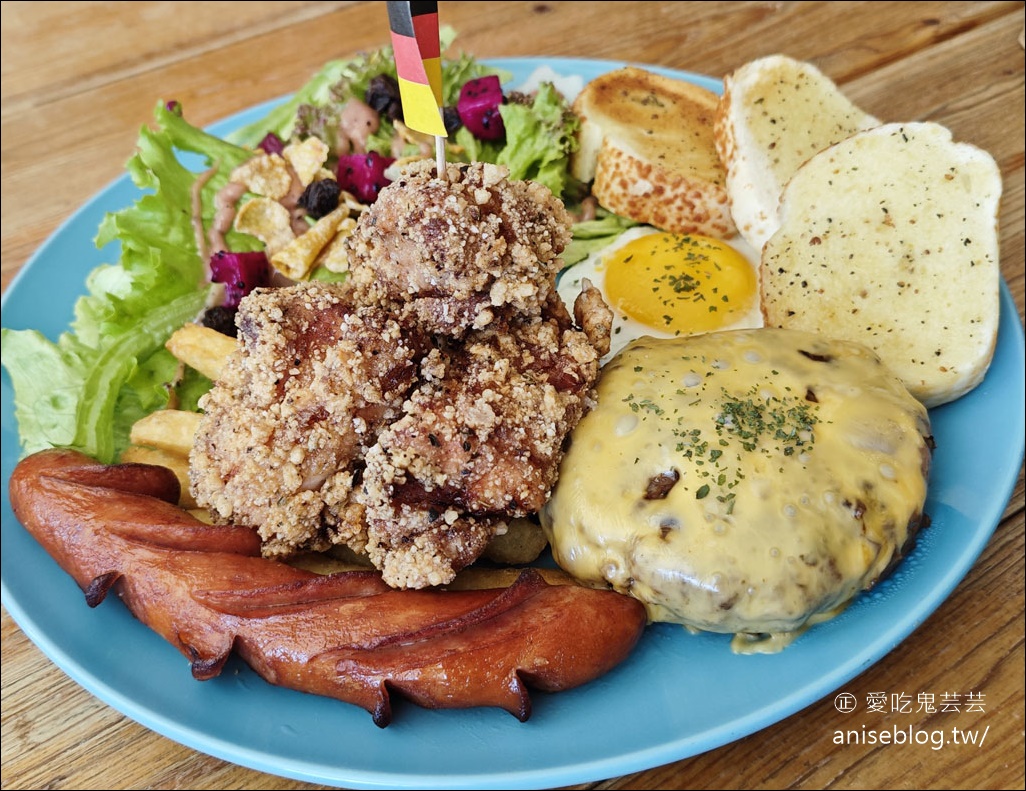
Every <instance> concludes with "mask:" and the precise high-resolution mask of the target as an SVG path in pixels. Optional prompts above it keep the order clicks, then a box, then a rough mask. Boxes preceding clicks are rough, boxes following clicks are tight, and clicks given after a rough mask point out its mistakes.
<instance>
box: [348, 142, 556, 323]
mask: <svg viewBox="0 0 1026 791" xmlns="http://www.w3.org/2000/svg"><path fill="white" fill-rule="evenodd" d="M507 175H508V171H507V169H506V168H503V167H499V166H497V165H489V164H483V163H480V162H477V163H474V164H471V165H455V164H449V165H448V166H447V168H446V176H447V177H446V178H443V179H440V178H438V177H437V176H436V174H435V164H434V162H433V161H424V162H421V163H417V164H415V165H413V166H411V167H410V168H409V169H408V170H405V171H404V172H403V173H402V175H401V176H400V177H399V179H398V180H396V181H394V182H393V183H392V184H390V185H388V187H386V188H385V189H383V190H382V191H381V193H380V194H379V195H378V199H377V200H376V201H375V202H374V204H373V205H372V206H371V207H370V208H369V209H368V210H367V211H366V212H365V213H364V214H363V215H362V216H361V217H360V221H359V223H358V224H357V227H356V229H355V231H354V232H353V234H352V236H350V237H349V238H348V240H347V242H348V257H349V265H350V281H351V283H352V285H353V288H354V289H355V292H356V293H355V296H354V299H355V300H356V301H357V302H359V303H361V304H367V305H371V304H379V305H382V306H383V307H386V308H389V309H391V310H393V311H394V313H395V315H396V316H397V317H398V318H399V320H400V321H401V322H403V323H404V324H410V323H415V324H417V325H418V326H419V327H421V328H422V329H423V330H424V331H426V332H430V333H435V334H440V335H445V336H450V337H457V338H458V337H461V336H462V335H463V334H464V333H465V332H466V331H467V330H468V329H471V328H474V329H482V328H484V327H487V326H488V325H489V324H490V323H491V322H492V321H493V320H494V319H495V317H496V315H497V314H498V313H499V312H503V313H506V314H515V315H517V316H521V317H524V318H526V319H530V318H532V317H534V316H537V315H538V313H539V312H540V311H541V307H542V305H544V304H545V302H546V300H547V299H548V297H549V295H550V293H551V292H552V291H553V290H554V288H555V276H556V273H557V272H558V271H559V268H560V266H561V265H562V263H561V259H560V258H559V255H560V254H561V253H562V252H563V248H565V247H566V245H567V244H568V243H569V241H570V223H571V220H570V216H569V214H568V213H567V211H566V209H565V207H564V206H563V203H562V202H561V201H560V200H559V199H558V198H556V197H555V196H553V194H552V193H551V192H550V191H549V190H548V189H546V188H545V187H543V186H541V185H540V184H537V183H535V182H531V181H510V180H509V179H508V178H507Z"/></svg>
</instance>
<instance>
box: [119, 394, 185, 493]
mask: <svg viewBox="0 0 1026 791" xmlns="http://www.w3.org/2000/svg"><path fill="white" fill-rule="evenodd" d="M199 421H200V414H199V413H198V412H185V411H183V410H179V409H160V410H158V411H156V412H151V413H150V414H149V415H147V416H146V417H144V418H141V419H139V420H137V421H136V422H135V423H133V424H132V430H131V432H130V434H129V439H130V440H131V442H132V444H131V445H130V446H129V447H128V448H126V449H125V450H124V451H122V453H121V461H122V462H137V463H141V464H157V465H159V466H161V467H167V468H168V469H169V470H171V471H172V472H173V473H174V474H175V476H177V478H178V482H179V483H180V484H181V486H182V494H181V497H179V499H178V504H179V505H180V506H182V508H195V507H196V500H195V499H194V498H193V496H192V494H191V492H190V491H189V453H190V452H191V451H192V438H193V436H194V435H195V434H196V427H197V426H198V425H199Z"/></svg>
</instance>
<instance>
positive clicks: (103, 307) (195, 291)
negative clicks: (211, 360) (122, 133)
mask: <svg viewBox="0 0 1026 791" xmlns="http://www.w3.org/2000/svg"><path fill="white" fill-rule="evenodd" d="M154 115H155V120H156V128H155V129H150V128H146V127H144V128H143V129H142V130H141V131H140V133H139V139H138V150H137V151H136V153H135V155H134V156H133V157H132V158H131V159H130V160H129V162H128V165H127V169H128V173H129V175H130V176H131V178H132V181H133V182H134V183H135V184H136V186H138V187H139V188H140V189H141V190H144V191H145V194H144V195H143V196H142V197H141V198H139V200H137V201H136V202H135V204H134V205H132V206H130V207H128V208H126V209H122V210H121V211H118V212H114V213H111V214H108V215H107V216H106V217H105V218H104V220H103V222H102V223H101V225H100V228H99V232H98V233H97V236H96V244H97V246H98V247H101V248H102V247H104V246H106V245H107V244H109V243H111V242H115V241H116V242H119V243H120V247H121V256H120V261H119V263H118V264H104V265H101V266H100V267H98V268H96V269H95V270H94V271H93V272H92V273H90V275H89V277H88V279H87V281H86V289H87V292H88V293H87V294H86V295H84V296H82V297H80V298H79V300H78V301H77V303H76V304H75V319H74V321H73V322H72V325H71V329H70V331H68V332H65V333H63V334H62V335H61V336H60V338H58V339H57V342H56V343H52V342H51V341H49V340H48V339H47V338H45V337H44V336H43V335H42V334H41V333H39V332H37V331H35V330H10V329H7V328H4V329H3V330H2V333H0V344H2V352H0V354H2V359H3V365H4V367H5V368H7V370H8V372H9V373H10V376H11V382H12V384H13V386H14V408H15V415H16V417H17V419H18V430H19V434H20V437H21V442H22V452H23V453H31V452H33V451H36V450H41V449H43V448H46V447H51V446H59V447H72V448H76V449H78V450H81V451H83V452H84V453H87V454H88V455H90V456H93V457H95V458H97V459H99V460H101V461H104V462H111V461H113V460H114V459H115V458H116V456H117V454H118V452H119V451H120V450H122V449H123V448H124V447H125V446H126V445H127V443H128V429H129V427H130V426H131V424H132V423H133V422H135V420H137V419H138V418H140V417H142V416H143V415H145V414H147V413H148V412H152V411H153V410H154V409H158V408H161V407H163V406H166V405H167V404H168V399H169V397H170V394H169V392H168V389H167V387H166V384H165V383H166V382H170V381H172V380H173V379H174V372H175V369H176V367H177V361H176V360H175V359H174V358H173V357H172V356H171V354H170V353H169V352H167V351H166V350H165V349H164V342H165V341H166V340H167V338H168V336H170V334H171V333H172V332H174V330H176V329H177V328H178V327H180V326H182V325H183V324H185V323H186V322H189V321H192V320H193V319H195V318H196V317H197V316H198V315H199V314H200V313H201V312H202V310H203V307H204V305H205V304H206V301H207V293H208V291H209V289H210V285H209V283H207V282H206V280H205V277H204V273H205V267H204V261H203V260H202V259H201V257H200V254H199V251H198V249H197V245H196V238H195V234H194V232H193V227H192V212H191V209H190V207H191V202H192V197H191V195H192V189H193V184H194V182H195V181H196V178H197V174H196V173H195V172H193V171H191V170H189V169H188V168H186V167H185V166H184V165H183V164H182V163H181V162H180V161H179V158H178V156H177V155H176V151H184V152H192V153H195V154H200V155H202V156H204V157H205V159H206V162H207V166H208V167H213V168H215V172H214V174H213V175H212V176H211V177H210V178H209V180H207V182H206V184H205V185H204V186H203V188H202V197H203V205H204V212H203V214H204V218H205V219H206V220H208V221H209V220H211V219H212V217H213V211H214V209H213V206H214V195H215V193H216V192H217V190H218V189H220V188H221V187H222V186H224V184H225V183H226V182H227V180H228V175H229V174H230V172H231V170H232V169H233V168H234V167H235V166H237V165H238V164H239V163H241V162H243V161H244V160H245V159H247V158H248V157H249V156H250V152H249V151H247V150H245V149H243V148H240V147H238V146H234V145H232V144H230V143H227V142H225V141H223V140H220V139H218V138H217V137H214V136H212V135H209V134H207V133H206V132H203V131H201V130H199V129H196V128H195V127H193V126H192V125H190V124H189V123H188V122H186V121H185V120H184V119H183V118H182V117H181V116H180V114H179V113H178V112H177V111H176V110H174V109H169V108H168V107H166V106H164V104H163V103H160V104H158V106H157V108H156V110H155V111H154ZM230 242H231V244H233V245H234V246H236V247H238V248H239V249H257V247H258V246H259V242H258V241H257V240H256V239H253V238H252V237H246V236H243V235H241V234H233V235H232V236H231V238H230ZM198 376H199V375H198V374H195V373H194V372H190V374H189V376H188V378H187V379H186V381H185V383H184V387H183V388H182V390H181V391H180V392H179V394H178V395H179V398H182V400H183V402H185V403H188V402H189V401H192V402H194V401H195V398H196V397H198V396H197V395H196V393H197V390H196V387H197V384H196V381H195V378H196V377H198ZM207 386H209V383H207ZM200 389H201V390H202V389H203V388H202V385H200Z"/></svg>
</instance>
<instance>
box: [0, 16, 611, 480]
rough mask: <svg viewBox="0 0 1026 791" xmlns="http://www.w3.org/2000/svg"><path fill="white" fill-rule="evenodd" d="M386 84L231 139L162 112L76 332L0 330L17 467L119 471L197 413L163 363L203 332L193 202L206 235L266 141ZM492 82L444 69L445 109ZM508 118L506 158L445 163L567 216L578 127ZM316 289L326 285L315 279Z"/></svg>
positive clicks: (381, 55)
mask: <svg viewBox="0 0 1026 791" xmlns="http://www.w3.org/2000/svg"><path fill="white" fill-rule="evenodd" d="M452 39H453V33H452V31H451V30H450V29H446V30H443V31H442V45H443V51H444V49H445V48H446V47H448V46H449V44H451V42H452ZM382 73H386V74H390V75H391V76H393V77H394V76H395V63H394V59H393V57H392V50H391V47H383V48H382V49H380V50H376V51H374V52H371V53H368V54H365V55H361V56H359V57H356V58H354V59H352V60H337V61H332V62H330V63H328V64H326V65H325V66H324V67H323V68H322V69H321V70H320V71H319V72H318V73H317V74H315V75H314V76H313V78H312V79H311V80H310V81H309V82H308V83H307V84H306V85H305V86H303V87H302V88H301V89H300V90H299V91H298V92H297V93H296V94H295V95H294V96H293V97H292V98H291V99H290V100H288V101H286V102H284V103H282V104H280V105H279V106H277V107H276V108H275V109H273V110H271V111H270V112H269V114H268V115H267V116H266V117H265V118H264V119H262V120H260V121H258V122H255V123H253V124H250V125H248V126H245V127H242V128H240V129H238V130H237V131H236V132H234V133H233V134H231V135H230V136H229V137H228V138H227V139H221V138H218V137H215V136H213V135H211V134H208V133H207V132H204V131H203V130H201V129H197V128H196V127H194V126H192V125H191V124H190V123H188V121H186V120H185V119H184V118H183V117H182V114H181V110H180V108H179V106H178V105H177V103H171V104H169V105H165V103H164V102H160V103H159V104H158V105H157V107H156V109H155V111H154V120H155V124H154V127H153V128H149V127H143V128H142V129H141V130H140V132H139V138H138V147H137V151H136V153H135V154H134V156H132V158H131V159H130V160H129V161H128V163H127V170H128V173H129V175H130V176H131V178H132V181H133V182H134V183H135V185H136V186H137V187H139V189H140V190H142V191H143V195H142V196H141V197H140V198H139V199H138V200H137V201H136V202H135V203H134V204H133V205H132V206H129V207H127V208H125V209H122V210H120V211H117V212H113V213H109V214H108V215H107V216H106V217H105V218H104V220H103V221H102V223H101V225H100V228H99V231H98V233H97V236H96V239H95V243H96V245H97V247H98V248H101V249H102V248H104V247H106V246H108V245H112V243H117V245H112V247H116V246H120V259H119V261H118V262H117V263H114V264H104V265H101V266H99V267H98V268H96V269H95V270H94V271H93V272H92V273H91V274H90V275H89V277H88V279H87V282H86V288H87V293H86V294H85V295H84V296H82V297H80V298H79V300H78V301H77V303H76V305H75V318H74V321H73V322H72V324H71V327H70V328H69V330H68V331H66V332H64V333H63V334H62V335H61V336H60V337H59V338H58V339H57V341H56V342H52V341H50V340H49V339H47V338H46V337H44V336H43V335H42V334H41V333H39V332H37V331H35V330H12V329H8V328H4V329H3V330H2V333H0V345H2V352H0V356H2V364H3V366H4V367H5V368H6V369H7V371H8V373H9V374H10V377H11V382H12V384H13V390H14V407H15V415H16V417H17V420H18V428H19V434H20V440H21V445H22V453H23V454H28V453H32V452H34V451H38V450H41V449H44V448H47V447H71V448H76V449H78V450H80V451H82V452H84V453H86V454H88V455H90V456H92V457H94V458H96V459H98V460H100V461H103V462H107V463H109V462H113V461H115V460H116V459H117V458H118V456H119V454H120V452H121V451H122V450H124V449H125V448H126V447H127V446H128V445H129V431H130V428H131V426H132V424H133V423H134V422H135V421H137V420H138V419H139V418H141V417H143V416H145V415H146V414H148V413H150V412H153V411H155V410H157V409H161V408H166V407H168V406H172V407H176V408H181V409H191V410H195V409H196V408H197V407H196V402H197V400H198V399H199V397H200V396H201V395H202V394H203V393H204V392H206V390H207V389H209V387H210V385H211V383H210V381H209V380H207V379H206V378H205V377H203V376H202V375H200V374H199V373H197V372H195V371H192V370H191V369H187V370H186V371H185V372H184V374H183V372H182V371H181V368H182V366H180V365H179V363H178V362H177V360H175V359H174V357H173V356H172V355H171V354H170V353H169V352H168V351H166V350H165V349H164V343H165V342H166V340H167V338H168V337H169V336H170V335H171V334H172V333H173V332H174V331H175V330H176V329H178V328H179V327H181V326H182V325H183V324H185V323H188V322H190V321H194V320H196V319H197V317H198V316H199V315H200V314H201V313H202V312H203V310H204V309H205V307H207V305H208V302H209V298H210V291H211V286H210V283H209V282H208V281H207V266H206V264H207V262H206V261H204V260H203V258H202V254H201V252H200V249H199V247H198V244H197V240H196V232H195V229H194V226H193V214H194V212H193V191H194V190H195V189H197V188H198V189H199V194H200V198H201V204H202V211H201V214H202V217H203V220H204V224H205V225H209V224H210V222H211V221H212V219H213V216H214V213H215V206H214V203H215V201H214V199H215V196H216V194H217V192H218V191H219V190H220V189H221V188H222V187H223V186H224V185H225V184H226V183H227V181H228V179H229V177H230V174H231V172H232V170H233V169H234V168H235V167H237V166H238V165H240V164H241V163H242V162H244V161H245V160H247V159H248V158H250V157H251V156H252V155H253V152H254V150H255V149H256V146H257V145H258V143H259V142H260V141H261V140H262V139H263V138H264V136H265V135H266V134H267V133H268V132H275V133H276V134H278V135H279V137H281V138H282V139H283V140H288V139H289V138H290V137H291V136H293V134H300V132H301V130H300V127H301V126H303V125H306V126H310V125H311V124H320V125H321V126H323V127H324V128H325V129H326V128H329V127H331V126H332V123H333V122H332V119H333V118H336V119H337V114H338V113H339V108H340V105H341V104H342V103H344V102H345V101H346V100H347V99H348V98H350V97H353V96H356V97H362V95H363V92H364V91H365V90H366V88H367V85H368V84H369V82H370V80H371V79H372V78H373V77H375V76H377V75H380V74H382ZM489 74H499V76H500V78H502V79H508V76H509V75H507V74H504V73H502V72H500V71H498V70H496V69H493V68H490V67H488V66H487V65H485V64H482V63H479V62H478V61H476V60H475V59H474V58H472V57H470V56H469V55H461V56H460V57H458V58H456V59H454V60H444V61H443V79H444V85H445V91H446V95H445V96H444V102H445V103H446V104H447V105H451V104H455V102H456V99H457V97H458V94H459V91H460V87H461V86H462V84H463V83H465V82H466V81H467V80H469V79H472V78H476V77H480V76H484V75H489ZM500 112H501V113H502V116H503V120H504V123H505V126H506V133H507V134H506V141H505V144H500V143H499V142H494V141H489V142H482V141H479V140H475V139H474V138H473V137H472V136H470V134H469V132H466V130H460V132H457V134H456V135H455V136H454V138H455V140H454V145H453V144H452V142H453V141H451V144H450V149H449V154H448V156H449V158H450V160H451V161H470V160H472V159H480V160H483V161H488V162H494V163H497V164H503V165H506V166H508V167H509V168H510V171H511V175H512V177H513V178H517V179H521V178H529V179H534V180H536V181H539V182H542V183H544V184H546V186H548V187H549V188H550V189H551V190H552V191H553V192H554V193H556V194H557V195H562V196H564V198H565V199H566V200H567V202H568V203H569V202H571V199H570V198H569V197H567V195H568V193H569V191H570V190H571V188H572V187H573V186H575V185H572V184H571V183H570V182H571V179H570V177H569V176H568V173H567V170H568V163H569V156H570V154H571V153H572V151H573V149H574V147H575V145H576V137H575V133H576V128H577V126H576V125H577V120H576V118H575V117H574V116H573V115H572V114H571V113H570V112H569V109H568V106H567V104H566V102H565V100H564V99H563V98H562V97H561V96H560V95H559V94H558V93H557V92H556V90H555V89H554V88H553V87H552V86H551V85H550V84H544V83H543V85H542V87H541V88H540V89H539V91H538V93H537V94H536V95H535V96H534V97H533V99H527V100H524V99H523V97H519V98H518V100H517V101H510V102H508V103H506V104H504V105H502V107H501V109H500ZM336 125H337V121H336ZM393 131H394V128H393V127H392V125H391V123H390V122H387V119H383V122H382V129H381V130H379V132H378V134H377V135H376V136H375V137H374V138H373V139H372V141H371V142H370V143H369V144H368V148H370V149H373V147H374V146H377V147H382V146H384V145H386V143H387V144H388V145H390V142H389V141H390V140H391V136H392V133H393ZM326 142H329V144H330V141H326ZM386 150H387V149H386ZM196 155H199V158H200V160H201V161H203V162H205V165H204V167H205V168H207V171H206V172H204V173H202V175H201V174H200V173H198V172H197V170H196V168H195V167H188V166H187V165H186V164H184V162H183V160H185V161H187V160H189V158H190V157H191V158H192V159H195V157H196ZM596 222H597V223H598V224H597V225H596V224H585V225H584V226H583V228H582V236H581V243H582V244H587V241H586V240H587V239H589V238H590V239H592V240H598V239H600V238H601V239H602V240H604V241H608V240H609V238H610V236H609V235H610V234H613V235H615V234H616V233H619V232H622V230H624V227H625V226H624V225H623V221H622V220H620V219H619V218H615V217H606V218H604V219H602V220H599V221H596ZM227 242H228V247H229V249H230V250H232V251H233V252H245V251H249V250H258V249H262V245H261V242H260V241H259V240H257V239H255V238H253V237H251V236H247V235H244V234H240V233H238V232H235V231H231V232H229V233H228V235H227ZM592 244H597V241H595V242H593V243H592ZM586 254H587V253H586V252H584V254H583V255H580V257H582V258H583V257H584V255H586ZM575 255H576V253H575ZM574 260H579V258H575V259H574ZM311 276H312V277H314V278H320V277H322V275H321V274H319V273H318V272H317V271H316V270H315V272H314V273H312V275H311ZM171 383H174V384H173V385H172V384H171Z"/></svg>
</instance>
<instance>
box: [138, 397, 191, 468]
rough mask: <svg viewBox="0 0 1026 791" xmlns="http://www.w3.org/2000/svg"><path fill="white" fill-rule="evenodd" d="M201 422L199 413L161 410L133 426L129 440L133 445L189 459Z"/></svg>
mask: <svg viewBox="0 0 1026 791" xmlns="http://www.w3.org/2000/svg"><path fill="white" fill-rule="evenodd" d="M199 422H200V414H199V412H186V411H184V410H181V409H159V410H157V411H156V412H151V413H150V414H149V415H147V416H146V417H144V418H140V419H139V420H137V421H136V422H135V423H134V424H132V431H131V433H130V435H129V439H130V440H131V442H132V444H133V445H145V446H147V447H150V448H158V449H160V450H164V451H168V452H169V453H174V454H177V455H179V456H184V457H185V458H188V457H189V453H190V451H192V438H193V436H195V434H196V428H197V427H198V426H199Z"/></svg>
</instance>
